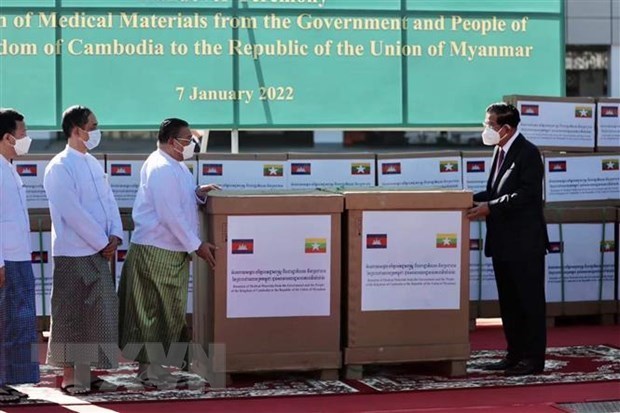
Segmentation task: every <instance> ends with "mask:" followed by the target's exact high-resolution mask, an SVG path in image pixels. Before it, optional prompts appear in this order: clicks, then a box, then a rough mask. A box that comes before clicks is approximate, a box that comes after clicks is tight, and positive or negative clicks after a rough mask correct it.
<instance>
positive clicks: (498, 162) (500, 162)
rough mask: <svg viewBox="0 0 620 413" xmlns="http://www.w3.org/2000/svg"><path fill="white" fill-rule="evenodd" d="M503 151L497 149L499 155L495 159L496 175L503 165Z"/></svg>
mask: <svg viewBox="0 0 620 413" xmlns="http://www.w3.org/2000/svg"><path fill="white" fill-rule="evenodd" d="M504 153H505V152H504V150H503V149H502V148H499V155H498V157H497V173H499V169H500V168H501V167H502V164H503V163H504Z"/></svg>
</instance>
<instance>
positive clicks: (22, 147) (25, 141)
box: [13, 136, 32, 156]
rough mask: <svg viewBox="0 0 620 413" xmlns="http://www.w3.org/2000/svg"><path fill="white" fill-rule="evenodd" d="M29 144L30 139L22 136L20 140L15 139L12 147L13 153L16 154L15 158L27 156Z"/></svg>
mask: <svg viewBox="0 0 620 413" xmlns="http://www.w3.org/2000/svg"><path fill="white" fill-rule="evenodd" d="M31 143H32V139H30V137H29V136H24V137H23V138H21V139H17V138H15V145H13V147H14V148H15V153H16V154H17V156H22V155H25V154H27V153H28V150H29V149H30V144H31Z"/></svg>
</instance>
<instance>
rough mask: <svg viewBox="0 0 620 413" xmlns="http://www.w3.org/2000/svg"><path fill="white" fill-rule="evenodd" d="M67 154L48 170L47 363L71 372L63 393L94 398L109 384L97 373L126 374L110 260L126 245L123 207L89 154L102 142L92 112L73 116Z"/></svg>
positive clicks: (68, 120)
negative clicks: (50, 273)
mask: <svg viewBox="0 0 620 413" xmlns="http://www.w3.org/2000/svg"><path fill="white" fill-rule="evenodd" d="M62 129H63V132H64V134H65V136H66V137H67V140H68V142H67V146H66V148H65V150H63V151H62V152H60V153H59V154H57V155H56V156H55V157H54V158H53V159H52V160H51V161H50V163H49V165H48V166H47V168H45V177H44V179H43V186H44V188H45V192H46V194H47V197H48V199H49V205H50V213H51V216H52V255H53V256H54V283H53V288H52V310H51V332H50V340H49V346H48V354H47V361H48V363H49V364H50V365H53V366H58V367H64V376H63V382H62V385H61V389H62V390H63V391H65V392H67V393H69V394H86V393H88V392H90V390H91V389H94V388H97V387H98V386H100V385H101V384H102V380H101V379H98V378H97V377H91V375H90V368H91V367H96V368H98V369H112V368H115V367H117V366H118V347H117V342H118V337H117V334H118V298H117V296H116V291H115V288H114V280H113V279H112V274H111V272H110V259H111V258H112V257H113V256H114V254H115V251H116V248H117V246H118V245H120V244H121V243H122V236H123V228H122V224H121V218H120V214H119V210H118V205H117V203H116V200H115V199H114V195H113V194H112V189H111V188H110V185H109V184H108V182H107V177H106V175H105V173H104V171H103V167H102V166H101V164H100V163H99V161H98V160H97V159H95V157H94V156H92V155H90V154H89V153H88V151H89V150H92V149H94V148H95V147H96V146H97V145H98V143H99V141H100V138H101V131H100V130H99V129H98V124H97V118H96V117H95V114H94V113H92V111H91V110H89V109H88V108H85V107H82V106H73V107H70V108H69V109H67V110H66V111H65V113H64V114H63V119H62Z"/></svg>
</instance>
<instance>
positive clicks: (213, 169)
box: [202, 163, 224, 176]
mask: <svg viewBox="0 0 620 413" xmlns="http://www.w3.org/2000/svg"><path fill="white" fill-rule="evenodd" d="M223 173H224V166H223V165H222V164H221V163H206V164H204V165H202V175H203V176H222V174H223Z"/></svg>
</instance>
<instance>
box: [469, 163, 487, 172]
mask: <svg viewBox="0 0 620 413" xmlns="http://www.w3.org/2000/svg"><path fill="white" fill-rule="evenodd" d="M467 172H469V173H476V172H484V161H467Z"/></svg>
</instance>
